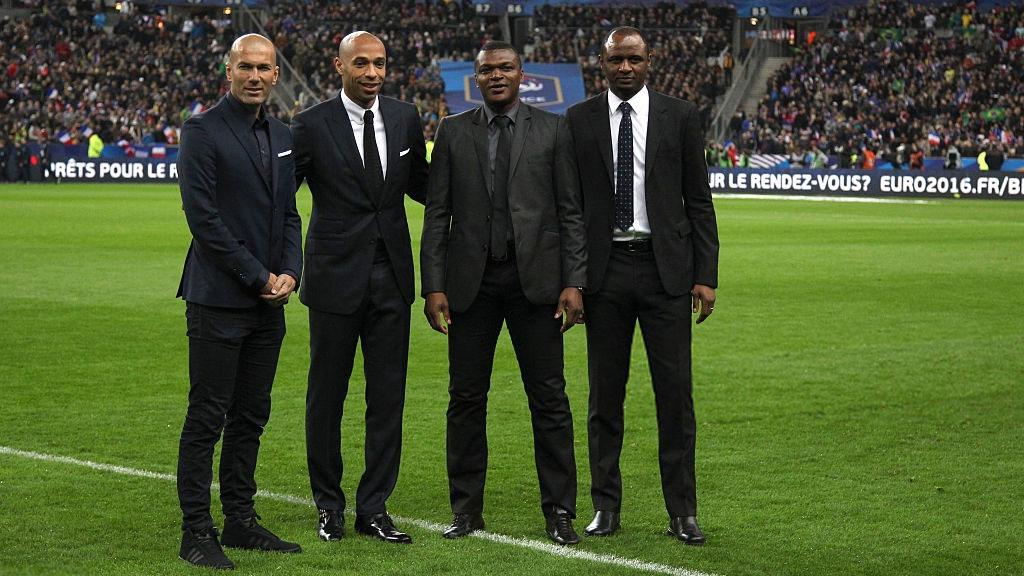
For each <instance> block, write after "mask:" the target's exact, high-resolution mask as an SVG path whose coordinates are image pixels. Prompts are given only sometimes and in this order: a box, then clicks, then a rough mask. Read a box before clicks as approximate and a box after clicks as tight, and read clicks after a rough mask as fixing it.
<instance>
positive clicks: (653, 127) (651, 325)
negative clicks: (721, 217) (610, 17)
mask: <svg viewBox="0 0 1024 576" xmlns="http://www.w3.org/2000/svg"><path fill="white" fill-rule="evenodd" d="M650 59H651V55H650V52H649V50H648V48H647V43H646V41H645V40H644V39H643V37H642V36H641V35H640V32H638V31H637V30H636V29H634V28H617V29H615V30H613V31H612V32H611V33H610V34H609V35H608V36H607V39H606V41H605V43H604V45H603V46H602V51H601V66H602V68H603V69H604V74H605V77H606V79H607V81H608V86H609V91H607V92H604V93H601V94H598V95H597V96H594V97H593V98H590V99H589V100H587V101H585V102H582V103H580V104H577V105H575V106H573V107H572V108H570V109H569V111H568V114H567V118H568V121H569V125H570V126H571V131H572V134H573V140H574V148H575V156H576V161H577V164H578V167H579V174H580V180H581V186H580V187H581V188H582V189H583V191H584V192H583V205H584V217H585V219H586V225H587V253H588V255H589V258H588V260H587V272H588V276H587V296H586V305H587V352H588V369H589V374H590V406H589V415H588V436H589V439H590V474H591V482H592V484H591V498H592V499H593V502H594V509H595V510H596V514H595V516H594V520H593V522H591V524H590V525H589V526H587V534H591V535H609V534H612V533H614V532H615V531H616V530H617V529H618V528H619V508H620V504H621V501H622V478H621V475H620V472H619V453H620V452H621V451H622V432H623V422H622V421H623V416H622V403H623V400H624V398H625V394H626V380H627V379H628V378H629V367H630V351H631V349H632V343H633V332H634V330H635V326H636V323H637V320H639V322H640V331H641V333H642V334H643V337H644V344H645V346H646V348H647V358H648V360H649V363H650V367H651V381H652V384H653V386H654V395H655V402H656V403H657V413H658V454H659V462H660V465H661V485H662V491H663V493H664V496H665V506H666V508H667V509H668V513H669V518H670V520H669V532H670V533H671V534H673V535H674V536H676V537H677V538H679V539H680V540H682V541H683V542H685V543H687V544H702V543H703V542H704V535H703V534H702V533H701V530H700V528H699V527H698V525H697V518H696V515H697V489H696V476H695V474H694V446H695V441H696V422H695V420H694V414H693V394H692V382H691V370H690V313H691V312H697V311H698V309H699V310H700V316H699V317H698V319H697V323H698V324H699V323H701V322H703V321H704V319H705V318H707V316H708V315H709V314H711V311H712V310H713V308H714V304H715V286H716V285H717V277H718V228H717V225H716V221H715V209H714V206H713V205H712V202H711V191H710V189H709V187H708V179H707V165H706V164H705V162H704V147H703V142H704V138H703V136H702V133H701V123H700V117H699V113H698V111H697V109H696V108H695V107H694V106H693V105H692V104H690V103H689V102H684V101H682V100H677V99H675V98H671V97H669V96H665V95H663V94H659V93H657V92H654V91H652V90H649V89H648V88H647V87H646V86H645V85H644V81H645V79H646V77H647V69H648V66H649V63H650Z"/></svg>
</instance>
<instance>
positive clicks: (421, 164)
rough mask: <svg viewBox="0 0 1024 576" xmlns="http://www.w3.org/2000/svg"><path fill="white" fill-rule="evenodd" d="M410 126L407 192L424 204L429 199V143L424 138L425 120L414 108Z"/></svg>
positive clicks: (409, 121)
mask: <svg viewBox="0 0 1024 576" xmlns="http://www.w3.org/2000/svg"><path fill="white" fill-rule="evenodd" d="M406 125H407V126H408V128H409V135H408V137H407V140H406V141H407V142H408V143H409V162H410V166H409V188H408V189H407V190H406V192H405V193H406V194H408V195H409V198H412V199H413V200H415V201H417V202H419V203H420V204H424V203H425V202H426V200H427V177H428V174H429V170H430V167H429V166H428V165H427V143H426V141H425V140H423V122H422V121H421V120H420V115H419V114H418V113H417V112H416V109H415V108H413V109H412V110H411V111H410V114H409V120H408V121H407V122H406Z"/></svg>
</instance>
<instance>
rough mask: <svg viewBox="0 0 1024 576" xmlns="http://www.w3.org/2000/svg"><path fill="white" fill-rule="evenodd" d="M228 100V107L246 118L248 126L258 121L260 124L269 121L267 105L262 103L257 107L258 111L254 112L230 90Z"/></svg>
mask: <svg viewBox="0 0 1024 576" xmlns="http://www.w3.org/2000/svg"><path fill="white" fill-rule="evenodd" d="M226 100H227V101H228V108H229V109H230V110H231V112H232V113H234V114H237V115H238V116H239V117H240V118H244V119H245V124H246V126H252V125H253V124H255V123H256V122H257V121H259V122H260V124H265V123H266V122H267V111H266V107H264V106H263V105H262V104H261V105H260V107H259V108H257V109H256V112H255V113H254V112H253V111H252V110H251V109H250V108H249V107H248V106H245V105H244V104H242V103H241V102H239V101H238V99H237V98H235V97H234V95H233V94H231V92H228V95H227V97H226Z"/></svg>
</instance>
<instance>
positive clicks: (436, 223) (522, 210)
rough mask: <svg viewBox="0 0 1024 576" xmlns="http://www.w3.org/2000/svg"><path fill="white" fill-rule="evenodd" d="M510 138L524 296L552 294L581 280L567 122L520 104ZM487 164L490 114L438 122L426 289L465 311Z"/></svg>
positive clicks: (477, 262)
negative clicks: (441, 293)
mask: <svg viewBox="0 0 1024 576" xmlns="http://www.w3.org/2000/svg"><path fill="white" fill-rule="evenodd" d="M519 106H520V108H519V114H518V118H517V120H516V125H515V128H514V133H513V135H512V147H511V150H512V157H511V160H510V163H509V181H508V205H509V211H510V213H511V217H512V230H513V235H514V238H515V250H516V260H517V263H518V268H519V280H520V283H521V284H522V287H523V293H524V294H525V295H526V297H527V298H528V299H529V300H530V301H531V302H533V303H534V304H538V305H539V304H552V305H554V304H555V303H556V302H557V301H558V296H559V294H560V293H561V291H562V289H563V288H565V287H567V286H583V285H584V284H585V282H586V259H587V258H586V246H585V243H586V232H585V231H584V228H583V214H582V211H581V207H580V194H579V188H578V187H577V182H576V175H575V173H574V171H573V159H572V149H571V147H570V140H569V134H568V132H567V130H566V126H565V122H564V119H563V118H561V117H560V116H557V115H555V114H552V113H550V112H545V111H543V110H540V109H537V108H534V107H532V106H528V105H526V104H524V103H520V104H519ZM489 166H490V163H489V161H488V154H487V117H486V114H485V113H484V110H483V108H476V109H474V110H469V111H466V112H463V113H461V114H456V115H454V116H448V117H447V118H445V119H444V120H443V121H442V122H441V124H440V125H439V126H438V128H437V136H436V138H435V139H434V151H433V155H432V157H431V166H430V187H429V190H428V192H427V207H426V210H425V211H424V221H423V240H422V243H421V246H420V268H421V272H422V275H423V287H422V288H423V294H424V296H425V295H426V294H428V293H430V292H445V293H446V294H447V296H448V304H449V306H450V307H451V309H452V310H453V311H456V312H461V311H463V310H465V309H467V308H469V306H470V304H472V303H473V300H474V299H476V294H477V292H478V291H479V289H480V282H481V280H482V278H483V274H484V267H485V266H486V264H487V259H488V258H489V251H488V242H489V241H490V216H491V198H490V191H491V186H490V182H489V180H490V178H491V173H490V168H489Z"/></svg>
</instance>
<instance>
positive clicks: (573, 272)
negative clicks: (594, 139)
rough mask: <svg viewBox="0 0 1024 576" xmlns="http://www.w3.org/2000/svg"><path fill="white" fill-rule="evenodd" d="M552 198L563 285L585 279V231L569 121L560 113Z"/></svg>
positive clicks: (566, 285) (575, 284)
mask: <svg viewBox="0 0 1024 576" xmlns="http://www.w3.org/2000/svg"><path fill="white" fill-rule="evenodd" d="M555 198H556V206H557V208H558V223H559V232H560V237H561V242H562V287H563V288H565V287H569V286H584V285H585V284H586V282H587V232H586V224H585V223H584V220H583V200H582V194H581V193H580V181H579V172H578V170H577V169H576V155H575V150H574V149H573V143H572V131H571V129H570V127H569V121H568V120H567V119H566V118H563V117H559V118H558V124H557V127H556V132H555Z"/></svg>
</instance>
